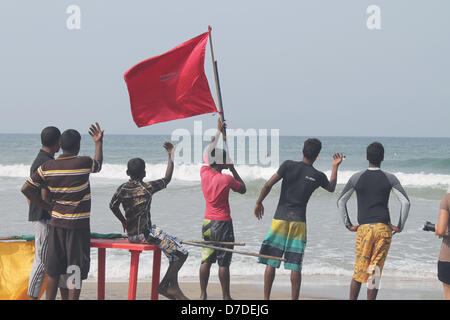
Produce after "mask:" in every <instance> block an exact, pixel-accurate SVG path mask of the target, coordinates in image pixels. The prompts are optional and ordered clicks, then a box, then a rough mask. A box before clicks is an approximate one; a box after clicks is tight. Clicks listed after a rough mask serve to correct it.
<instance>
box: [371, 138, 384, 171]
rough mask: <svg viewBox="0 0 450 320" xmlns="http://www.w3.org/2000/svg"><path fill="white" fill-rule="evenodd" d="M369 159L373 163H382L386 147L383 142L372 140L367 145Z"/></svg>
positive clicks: (378, 164) (377, 164)
mask: <svg viewBox="0 0 450 320" xmlns="http://www.w3.org/2000/svg"><path fill="white" fill-rule="evenodd" d="M367 160H369V162H370V163H371V164H373V165H376V166H380V165H381V161H383V160H384V147H383V145H382V144H381V143H379V142H372V143H371V144H369V145H368V146H367Z"/></svg>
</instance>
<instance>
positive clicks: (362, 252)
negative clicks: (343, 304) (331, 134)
mask: <svg viewBox="0 0 450 320" xmlns="http://www.w3.org/2000/svg"><path fill="white" fill-rule="evenodd" d="M367 160H368V161H369V168H368V169H367V170H363V171H360V172H358V173H356V174H354V175H353V176H352V177H351V178H350V180H349V181H348V183H347V185H346V186H345V188H344V190H343V191H342V194H341V196H340V197H339V200H338V203H337V205H338V208H339V212H340V214H341V216H342V219H343V221H344V224H345V226H346V227H347V229H348V230H349V231H352V232H356V233H357V234H356V254H355V256H356V258H355V269H354V274H353V279H352V282H351V285H350V299H351V300H356V299H358V295H359V291H360V289H361V283H365V282H367V281H368V280H369V278H371V279H370V281H371V282H370V285H369V286H368V288H367V299H368V300H375V299H376V297H377V293H378V288H377V283H379V280H380V277H381V271H382V270H383V266H384V262H385V260H386V257H387V254H388V252H389V248H390V246H391V240H392V234H393V232H394V234H395V233H400V232H402V230H403V228H404V226H405V222H406V219H407V218H408V213H409V208H410V202H409V199H408V196H407V195H406V192H405V190H404V189H403V187H402V186H401V184H400V182H399V181H398V179H397V178H396V177H395V176H394V175H393V174H391V173H388V172H385V171H382V170H381V169H380V166H381V162H382V161H383V160H384V148H383V145H382V144H381V143H379V142H374V143H372V144H370V145H369V146H368V147H367ZM354 191H356V196H357V201H358V225H356V226H354V225H353V224H352V223H351V222H350V218H349V216H348V211H347V201H348V200H349V199H350V197H351V195H352V194H353V192H354ZM391 191H394V194H395V195H396V196H397V198H398V199H399V200H400V202H401V210H400V219H399V222H398V224H397V226H394V225H392V224H391V218H390V215H389V195H390V193H391ZM372 281H373V282H372Z"/></svg>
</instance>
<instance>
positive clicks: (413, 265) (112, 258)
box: [88, 250, 436, 281]
mask: <svg viewBox="0 0 450 320" xmlns="http://www.w3.org/2000/svg"><path fill="white" fill-rule="evenodd" d="M152 259H153V254H152V253H149V252H145V253H143V254H142V255H141V259H140V265H141V266H140V267H139V279H141V280H144V281H147V280H150V279H151V277H152V269H151V266H152V262H153V260H152ZM107 260H108V263H107V265H108V267H107V270H106V278H107V280H108V281H127V280H128V276H129V268H130V260H129V255H127V254H126V253H125V252H117V253H113V252H112V251H111V252H107ZM167 267H168V262H167V259H165V257H164V256H163V259H162V260H161V274H164V273H165V270H166V269H167ZM199 267H200V255H199V254H198V253H197V252H192V251H191V252H190V254H189V258H188V260H187V261H186V263H185V264H184V265H183V267H182V268H181V270H180V273H179V276H180V278H181V279H190V278H193V277H194V278H195V277H196V275H197V274H198V269H199ZM352 267H353V266H348V267H344V266H339V265H336V264H332V263H327V262H317V261H311V262H309V263H304V265H303V269H302V273H303V275H307V276H333V277H348V278H351V276H352V275H353V269H352ZM435 268H436V264H435V263H434V262H433V263H424V262H417V261H409V263H402V264H395V263H392V262H391V261H390V264H389V265H388V266H385V269H384V270H383V276H384V277H392V278H405V279H411V280H431V279H435V278H436V272H435ZM264 270H265V266H264V265H263V264H259V263H257V260H256V259H255V258H249V257H242V256H237V255H236V256H234V257H233V263H232V264H231V269H230V272H231V274H232V275H233V276H237V277H248V278H249V279H250V278H254V277H255V276H262V275H263V274H264ZM217 271H218V270H217V265H213V266H212V269H211V275H212V276H214V275H217ZM277 274H279V275H286V276H288V275H289V274H290V271H289V270H286V269H284V267H283V266H281V267H280V268H279V269H278V270H277ZM96 279H97V252H96V251H94V250H91V269H90V273H89V278H88V280H96Z"/></svg>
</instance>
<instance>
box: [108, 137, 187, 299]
mask: <svg viewBox="0 0 450 320" xmlns="http://www.w3.org/2000/svg"><path fill="white" fill-rule="evenodd" d="M164 149H166V151H167V154H168V155H169V160H168V164H167V169H166V174H165V176H164V178H162V179H158V180H154V181H149V182H144V181H143V179H144V178H145V176H146V172H145V162H144V160H142V159H141V158H134V159H131V160H130V161H128V165H127V175H128V176H129V177H130V180H129V181H128V182H126V183H124V184H122V185H121V186H120V187H119V188H118V189H117V191H116V193H115V194H114V196H113V197H112V199H111V203H110V208H111V210H112V212H113V213H114V215H115V216H116V217H117V219H119V220H120V222H121V223H122V226H123V228H124V230H127V234H128V240H129V241H130V242H133V243H150V244H153V245H155V246H158V247H159V248H160V249H161V250H162V251H163V252H164V254H165V255H166V256H167V258H168V259H169V267H168V268H167V272H166V275H165V276H164V278H163V279H162V280H161V283H160V284H159V286H158V288H157V291H158V293H159V294H161V295H163V296H165V297H166V298H169V299H171V300H174V299H175V300H186V299H187V297H186V296H185V295H184V294H183V292H182V291H181V289H180V287H179V285H178V271H179V270H180V269H181V267H182V266H183V264H184V262H185V261H186V259H187V257H188V252H187V250H186V249H185V248H184V247H183V245H182V244H181V242H180V240H179V239H178V238H176V237H173V236H171V235H168V234H167V233H165V232H164V231H162V230H161V229H160V228H158V227H157V226H156V225H152V221H151V215H150V206H151V203H152V197H153V195H154V194H155V193H156V192H158V191H160V190H162V189H165V188H166V187H167V185H168V184H169V182H170V180H171V179H172V173H173V167H174V165H173V159H172V154H173V150H174V147H173V145H172V144H171V143H170V142H165V143H164ZM120 204H122V207H123V209H124V211H125V216H126V218H125V217H124V216H123V214H122V212H121V211H120Z"/></svg>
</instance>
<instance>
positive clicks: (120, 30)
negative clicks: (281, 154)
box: [0, 0, 450, 137]
mask: <svg viewBox="0 0 450 320" xmlns="http://www.w3.org/2000/svg"><path fill="white" fill-rule="evenodd" d="M281 3H282V4H281ZM71 4H75V5H78V6H80V8H81V30H68V29H67V27H66V20H67V18H68V16H69V15H68V14H66V8H67V7H68V6H69V5H71ZM372 4H375V5H378V6H379V7H380V9H381V30H375V31H371V30H368V28H367V27H366V20H367V18H368V16H369V15H368V14H367V13H366V9H367V7H368V6H369V5H372ZM449 12H450V1H448V0H433V1H415V0H414V1H413V0H395V1H392V0H391V1H388V0H371V1H366V0H342V1H336V0H320V1H319V0H308V1H261V0H260V1H234V0H233V1H223V0H221V1H215V0H214V1H211V0H210V1H206V0H204V1H137V0H136V1H115V2H112V1H105V0H95V1H92V0H78V1H77V0H71V1H65V0H58V1H50V0H41V1H32V0H30V1H18V0H4V1H1V3H0V43H1V45H0V88H1V91H0V111H1V118H0V119H1V126H0V132H1V133H37V132H40V130H41V129H42V128H43V127H45V126H47V125H56V126H58V127H59V128H61V129H62V130H64V129H67V128H74V129H78V130H80V131H82V132H87V129H88V126H89V124H90V123H91V122H93V121H99V122H100V123H101V125H102V126H103V127H104V128H105V130H106V132H107V133H116V134H120V133H129V134H169V133H171V132H172V131H173V130H174V129H176V128H187V129H190V130H193V121H194V120H203V121H204V124H203V126H204V128H207V127H213V126H215V124H216V117H212V116H211V115H203V116H198V117H195V118H190V119H186V120H177V121H172V122H168V123H162V124H157V125H153V126H150V127H145V128H141V129H138V128H137V127H136V125H135V124H134V122H133V120H132V117H131V113H130V106H129V98H128V92H127V89H126V85H125V82H124V80H123V74H124V72H125V71H126V70H128V69H129V68H130V67H131V66H133V65H134V64H136V63H138V62H140V61H142V60H144V59H147V58H149V57H152V56H155V55H158V54H161V53H163V52H166V51H168V50H170V49H172V48H173V47H174V46H176V45H178V44H180V43H182V42H184V41H186V40H188V39H190V38H192V37H194V36H196V35H198V34H200V33H203V32H205V31H206V30H207V27H208V25H209V24H210V25H212V27H213V41H214V48H215V55H216V59H217V60H218V63H219V72H220V79H221V86H222V95H223V99H224V110H225V115H226V118H227V120H228V123H229V124H228V125H229V127H230V128H243V129H247V128H267V129H271V128H278V129H280V134H281V135H315V136H334V135H338V136H342V135H344V136H417V137H419V136H442V137H449V136H450V131H449V130H448V127H449V119H450V90H449V89H450V58H449V57H450V42H449V41H448V39H449V35H450V20H449V19H448V13H449ZM207 48H208V47H207ZM205 67H206V71H207V76H208V79H209V83H210V87H211V90H212V93H213V96H214V97H215V89H214V82H213V76H212V71H211V70H212V69H211V61H210V56H209V52H208V53H207V57H206V66H205Z"/></svg>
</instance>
